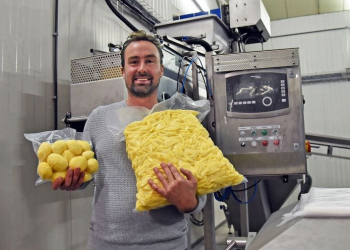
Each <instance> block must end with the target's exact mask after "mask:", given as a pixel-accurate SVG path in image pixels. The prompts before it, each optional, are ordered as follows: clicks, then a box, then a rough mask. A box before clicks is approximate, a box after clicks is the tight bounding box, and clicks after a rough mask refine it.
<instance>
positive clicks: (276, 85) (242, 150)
mask: <svg viewBox="0 0 350 250" xmlns="http://www.w3.org/2000/svg"><path fill="white" fill-rule="evenodd" d="M212 63H213V87H214V103H215V124H216V125H215V126H216V145H217V146H218V147H219V148H220V149H221V150H222V151H223V154H224V155H225V156H226V157H227V158H228V159H229V160H230V161H231V162H232V163H233V165H234V166H235V168H236V169H237V170H238V171H239V172H240V173H242V174H244V175H245V176H247V177H249V176H259V177H261V176H277V175H279V176H281V175H292V174H305V173H306V158H305V147H304V144H305V132H304V117H303V98H302V93H301V76H300V69H299V56H298V50H297V49H285V50H274V51H259V52H251V53H238V54H225V55H215V56H212Z"/></svg>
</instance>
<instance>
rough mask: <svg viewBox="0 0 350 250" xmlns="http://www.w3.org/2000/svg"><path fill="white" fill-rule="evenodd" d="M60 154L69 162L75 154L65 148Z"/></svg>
mask: <svg viewBox="0 0 350 250" xmlns="http://www.w3.org/2000/svg"><path fill="white" fill-rule="evenodd" d="M62 156H63V157H64V158H66V160H67V161H68V162H69V161H70V160H71V159H72V158H73V157H74V156H75V155H74V154H73V153H72V152H71V151H69V150H68V149H67V150H65V151H64V152H63V154H62Z"/></svg>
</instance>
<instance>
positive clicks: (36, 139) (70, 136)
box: [24, 128, 98, 186]
mask: <svg viewBox="0 0 350 250" xmlns="http://www.w3.org/2000/svg"><path fill="white" fill-rule="evenodd" d="M24 137H25V138H26V139H27V140H29V141H31V142H32V145H33V149H34V152H35V154H36V155H37V156H38V150H39V147H40V145H41V144H42V143H44V142H47V143H50V145H51V146H52V144H53V143H55V142H56V141H59V140H63V141H69V140H76V141H77V143H78V142H79V141H85V142H87V143H88V145H89V147H90V150H88V149H89V148H87V149H86V150H85V149H82V151H81V152H82V153H81V154H80V155H78V153H76V154H75V155H74V157H75V156H81V155H82V154H83V153H85V152H86V151H92V144H91V141H90V136H89V134H88V133H79V132H76V130H75V129H72V128H64V129H62V130H54V131H45V132H40V133H33V134H24ZM85 145H86V144H85ZM67 150H68V149H67ZM65 151H66V150H65ZM51 153H52V152H51ZM51 153H50V154H51ZM89 157H90V158H89V159H92V158H93V159H94V157H91V155H90V156H89ZM86 159H87V158H86ZM38 160H39V156H38ZM87 161H88V159H87ZM42 162H46V160H45V161H40V160H39V164H40V163H42ZM67 162H69V161H68V160H67ZM97 168H98V165H97ZM67 169H68V167H67ZM67 169H66V170H67ZM37 171H38V170H37ZM86 171H87V170H86ZM53 172H55V171H54V170H53ZM94 174H95V173H93V174H92V175H91V176H90V177H91V178H90V179H92V178H93V176H94ZM49 181H50V179H45V180H44V179H43V178H41V177H40V176H39V178H38V179H37V181H36V182H35V186H37V185H40V184H42V183H45V182H49Z"/></svg>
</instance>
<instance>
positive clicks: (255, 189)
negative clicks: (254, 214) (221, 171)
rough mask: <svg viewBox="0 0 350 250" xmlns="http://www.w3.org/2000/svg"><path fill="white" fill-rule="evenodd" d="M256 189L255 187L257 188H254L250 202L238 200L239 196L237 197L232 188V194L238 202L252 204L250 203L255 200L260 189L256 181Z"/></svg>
mask: <svg viewBox="0 0 350 250" xmlns="http://www.w3.org/2000/svg"><path fill="white" fill-rule="evenodd" d="M254 187H255V188H254V193H253V196H252V197H251V198H250V199H249V200H248V201H242V200H240V199H238V198H237V196H236V195H235V193H234V192H233V190H232V189H231V188H230V190H231V194H232V196H233V198H234V199H235V200H236V201H238V202H239V203H241V204H248V203H250V202H251V201H252V200H253V199H254V198H255V195H256V191H257V189H258V184H257V182H256V181H255V184H254Z"/></svg>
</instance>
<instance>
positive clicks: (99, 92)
mask: <svg viewBox="0 0 350 250" xmlns="http://www.w3.org/2000/svg"><path fill="white" fill-rule="evenodd" d="M70 91H71V92H70V96H71V109H70V110H71V113H72V116H73V117H77V116H89V115H90V114H91V112H92V111H93V110H94V109H95V108H97V107H99V106H104V105H108V104H112V103H115V102H120V101H122V100H125V99H126V88H125V83H124V79H123V78H115V79H108V80H102V81H95V82H86V83H77V84H71V85H70Z"/></svg>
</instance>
